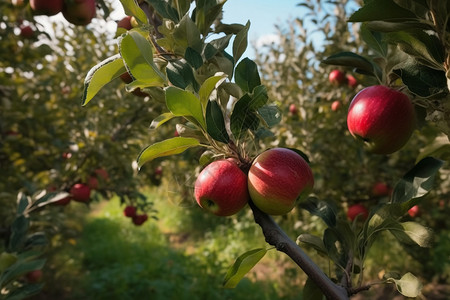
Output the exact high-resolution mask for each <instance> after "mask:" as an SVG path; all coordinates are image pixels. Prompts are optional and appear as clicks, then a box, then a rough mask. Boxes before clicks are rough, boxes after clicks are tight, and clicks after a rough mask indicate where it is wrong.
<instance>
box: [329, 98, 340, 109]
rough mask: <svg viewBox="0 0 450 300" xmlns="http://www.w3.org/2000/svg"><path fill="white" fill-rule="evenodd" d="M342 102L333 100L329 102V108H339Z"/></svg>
mask: <svg viewBox="0 0 450 300" xmlns="http://www.w3.org/2000/svg"><path fill="white" fill-rule="evenodd" d="M341 106H342V104H341V101H338V100H336V101H333V103H331V110H332V111H337V110H338V109H339V108H341Z"/></svg>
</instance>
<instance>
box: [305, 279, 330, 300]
mask: <svg viewBox="0 0 450 300" xmlns="http://www.w3.org/2000/svg"><path fill="white" fill-rule="evenodd" d="M303 299H311V300H313V299H314V300H324V299H325V296H324V294H323V293H322V290H321V289H320V288H319V287H318V286H317V285H316V284H315V283H314V281H312V280H311V278H309V277H308V279H306V282H305V285H304V286H303Z"/></svg>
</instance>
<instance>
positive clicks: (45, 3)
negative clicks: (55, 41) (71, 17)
mask: <svg viewBox="0 0 450 300" xmlns="http://www.w3.org/2000/svg"><path fill="white" fill-rule="evenodd" d="M63 4H64V0H30V6H31V9H32V10H33V13H34V14H35V15H47V16H54V15H56V14H57V13H59V12H60V11H62V9H63Z"/></svg>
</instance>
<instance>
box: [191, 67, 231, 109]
mask: <svg viewBox="0 0 450 300" xmlns="http://www.w3.org/2000/svg"><path fill="white" fill-rule="evenodd" d="M227 77H228V76H227V74H224V73H217V74H216V75H214V76H212V77H209V78H208V79H206V80H205V81H204V82H203V84H202V86H201V87H200V90H199V92H198V96H199V98H200V103H201V104H202V107H203V108H204V109H205V108H206V105H207V104H208V100H209V96H210V95H211V93H212V91H213V90H214V89H216V88H217V87H218V86H219V85H221V84H222V82H224V81H225V80H226V78H227Z"/></svg>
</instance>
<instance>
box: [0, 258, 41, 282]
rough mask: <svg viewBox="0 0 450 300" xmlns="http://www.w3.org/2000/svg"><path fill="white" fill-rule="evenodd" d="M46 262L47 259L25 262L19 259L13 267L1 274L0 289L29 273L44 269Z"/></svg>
mask: <svg viewBox="0 0 450 300" xmlns="http://www.w3.org/2000/svg"><path fill="white" fill-rule="evenodd" d="M45 261H46V260H45V259H35V260H25V259H20V258H19V260H18V261H17V262H16V263H14V264H13V265H11V266H10V267H9V268H7V269H6V270H5V271H4V272H3V273H2V274H1V277H0V287H4V286H5V285H7V284H8V283H9V282H11V281H13V280H14V279H17V278H18V277H20V276H22V275H24V274H26V273H28V272H31V271H34V270H40V269H42V267H44V264H45Z"/></svg>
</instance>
